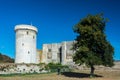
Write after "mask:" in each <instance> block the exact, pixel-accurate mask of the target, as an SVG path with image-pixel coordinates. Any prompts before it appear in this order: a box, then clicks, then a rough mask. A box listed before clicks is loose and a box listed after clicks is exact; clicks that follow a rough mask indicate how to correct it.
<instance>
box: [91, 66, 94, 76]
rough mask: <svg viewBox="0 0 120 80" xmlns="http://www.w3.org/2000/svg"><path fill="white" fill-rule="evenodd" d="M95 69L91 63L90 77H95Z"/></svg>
mask: <svg viewBox="0 0 120 80" xmlns="http://www.w3.org/2000/svg"><path fill="white" fill-rule="evenodd" d="M94 70H95V68H94V66H93V65H91V72H90V77H94Z"/></svg>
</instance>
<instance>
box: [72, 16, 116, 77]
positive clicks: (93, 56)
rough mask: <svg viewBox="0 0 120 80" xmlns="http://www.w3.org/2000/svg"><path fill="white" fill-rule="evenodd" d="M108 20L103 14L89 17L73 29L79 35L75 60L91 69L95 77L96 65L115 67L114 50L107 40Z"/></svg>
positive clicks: (75, 48) (91, 73)
mask: <svg viewBox="0 0 120 80" xmlns="http://www.w3.org/2000/svg"><path fill="white" fill-rule="evenodd" d="M106 22H107V19H105V18H104V17H103V15H102V14H96V15H88V16H87V17H85V18H83V19H81V21H80V22H79V23H78V24H76V25H75V26H74V27H73V30H74V32H75V33H77V37H76V39H75V40H76V43H75V44H74V45H73V49H74V50H75V51H76V52H75V54H74V56H73V60H74V61H75V63H77V64H79V65H81V64H86V65H87V66H89V67H90V68H91V72H90V76H91V77H92V76H93V75H94V70H95V68H94V66H95V65H104V66H109V67H111V66H113V65H114V64H113V62H114V60H113V55H114V48H113V47H112V46H111V44H110V43H109V41H107V40H106V35H105V25H106Z"/></svg>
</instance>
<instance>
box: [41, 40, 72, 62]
mask: <svg viewBox="0 0 120 80" xmlns="http://www.w3.org/2000/svg"><path fill="white" fill-rule="evenodd" d="M73 43H74V41H64V42H62V43H52V44H43V53H42V55H43V56H44V57H43V60H42V62H43V63H50V62H54V63H62V64H70V63H73V59H72V56H73V54H74V51H73V50H72V45H73Z"/></svg>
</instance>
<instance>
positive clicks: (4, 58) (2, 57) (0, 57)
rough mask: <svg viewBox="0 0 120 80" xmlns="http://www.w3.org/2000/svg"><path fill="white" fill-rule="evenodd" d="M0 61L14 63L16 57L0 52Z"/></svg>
mask: <svg viewBox="0 0 120 80" xmlns="http://www.w3.org/2000/svg"><path fill="white" fill-rule="evenodd" d="M0 63H14V59H12V58H10V57H9V56H7V55H3V54H1V53H0Z"/></svg>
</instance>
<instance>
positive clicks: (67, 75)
mask: <svg viewBox="0 0 120 80" xmlns="http://www.w3.org/2000/svg"><path fill="white" fill-rule="evenodd" d="M62 75H64V76H66V77H76V78H89V77H90V74H87V73H77V72H63V73H62ZM94 76H95V77H103V76H101V75H96V74H95V75H94Z"/></svg>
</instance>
